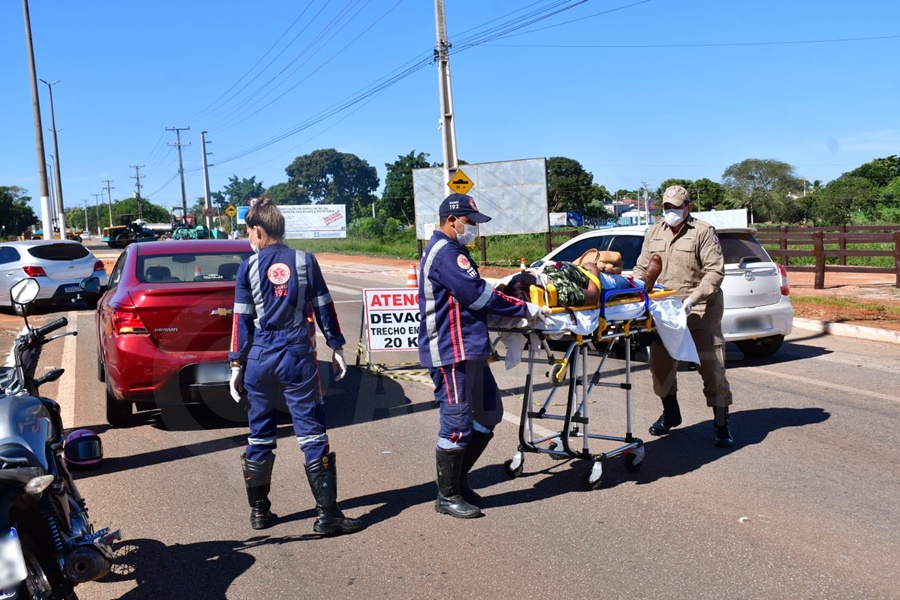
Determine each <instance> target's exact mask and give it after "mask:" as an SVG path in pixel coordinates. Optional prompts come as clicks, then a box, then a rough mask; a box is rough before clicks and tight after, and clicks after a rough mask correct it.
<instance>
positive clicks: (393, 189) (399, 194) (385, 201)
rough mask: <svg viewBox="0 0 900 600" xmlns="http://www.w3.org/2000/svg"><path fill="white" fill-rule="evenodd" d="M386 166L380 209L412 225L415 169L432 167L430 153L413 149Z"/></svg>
mask: <svg viewBox="0 0 900 600" xmlns="http://www.w3.org/2000/svg"><path fill="white" fill-rule="evenodd" d="M384 166H385V168H387V174H386V175H385V176H384V193H383V194H382V196H381V202H380V203H379V205H380V206H379V209H378V210H379V212H383V213H384V214H385V215H387V216H389V217H394V218H397V219H402V220H403V221H405V222H406V224H407V225H412V224H413V222H414V221H415V206H414V205H415V198H414V196H413V169H427V168H428V167H431V166H432V165H431V163H429V162H428V154H426V153H424V152H419V153H416V151H415V150H411V151H410V153H409V154H407V155H405V156H403V155H400V156H397V160H395V161H394V162H392V163H385V164H384ZM434 166H437V165H434Z"/></svg>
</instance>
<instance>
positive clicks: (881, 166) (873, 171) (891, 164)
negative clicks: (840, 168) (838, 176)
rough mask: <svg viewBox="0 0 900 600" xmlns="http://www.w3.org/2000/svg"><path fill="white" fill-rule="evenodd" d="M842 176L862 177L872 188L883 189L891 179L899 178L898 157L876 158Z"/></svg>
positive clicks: (899, 158)
mask: <svg viewBox="0 0 900 600" xmlns="http://www.w3.org/2000/svg"><path fill="white" fill-rule="evenodd" d="M844 175H847V176H849V177H862V178H864V179H867V180H869V182H870V183H871V184H872V185H873V186H874V187H876V188H883V187H884V186H886V185H887V184H888V183H890V181H891V180H892V179H895V178H897V177H900V157H898V156H896V155H891V156H887V157H885V158H876V159H875V160H873V161H870V162H867V163H866V164H864V165H861V166H859V167H857V168H855V169H853V170H852V171H850V172H849V173H845V174H844Z"/></svg>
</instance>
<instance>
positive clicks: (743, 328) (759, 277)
mask: <svg viewBox="0 0 900 600" xmlns="http://www.w3.org/2000/svg"><path fill="white" fill-rule="evenodd" d="M647 229H648V226H647V225H636V226H631V227H613V228H610V229H598V230H595V231H588V232H585V233H582V234H581V235H579V236H577V237H575V238H572V239H571V240H569V241H568V242H566V243H565V244H563V245H562V246H560V247H559V248H556V249H555V250H553V251H552V252H550V254H548V255H547V256H545V257H544V258H542V259H541V260H539V261H536V262H535V263H533V264H532V266H538V265H540V264H541V263H543V262H545V261H573V260H575V259H577V258H578V257H579V256H581V255H582V254H584V252H585V251H587V250H590V249H592V248H595V249H597V250H613V251H616V252H619V253H621V254H622V269H623V273H624V274H626V275H627V274H629V273H630V272H631V270H632V269H634V265H635V263H636V262H637V259H638V256H639V255H640V253H641V246H642V245H643V243H644V234H645V233H646V231H647ZM716 233H717V234H718V236H719V241H720V242H721V244H722V251H723V253H724V255H725V280H724V281H723V282H722V294H723V296H724V300H725V312H724V315H723V316H722V333H723V335H724V337H725V341H726V342H734V343H735V344H736V345H737V347H738V348H740V350H741V351H742V352H743V353H744V355H745V356H747V357H763V356H769V355H771V354H773V353H775V352H776V351H777V350H778V349H779V348H781V345H782V343H783V342H784V337H785V336H786V335H788V334H789V333H790V332H791V329H792V328H793V325H794V309H793V307H792V306H791V300H790V297H789V294H790V286H789V285H788V278H787V271H785V269H784V267H783V266H781V265H779V264H776V263H774V262H772V259H771V257H770V256H769V254H768V252H766V250H765V248H763V247H762V245H761V244H760V243H759V241H758V240H757V239H756V237H755V233H756V230H754V229H751V228H728V229H726V228H722V229H719V228H717V229H716Z"/></svg>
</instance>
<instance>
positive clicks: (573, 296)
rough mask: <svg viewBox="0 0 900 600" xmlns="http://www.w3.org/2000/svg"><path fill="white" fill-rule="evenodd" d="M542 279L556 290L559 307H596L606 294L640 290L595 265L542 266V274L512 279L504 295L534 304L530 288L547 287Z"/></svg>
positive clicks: (628, 280) (523, 274)
mask: <svg viewBox="0 0 900 600" xmlns="http://www.w3.org/2000/svg"><path fill="white" fill-rule="evenodd" d="M541 275H543V276H544V277H546V278H548V279H549V280H550V282H551V283H552V284H553V285H554V286H555V288H556V305H557V306H565V307H576V306H596V305H597V304H599V302H600V298H601V296H602V293H603V292H604V291H608V290H618V289H628V288H635V291H636V292H637V291H638V289H639V288H636V287H635V284H633V283H632V281H631V279H629V278H628V277H623V276H622V275H610V274H609V273H604V272H602V271H601V270H600V268H599V267H598V266H597V265H596V264H594V263H585V264H582V265H577V264H575V263H571V262H556V263H546V264H544V265H542V267H541V269H540V272H537V271H534V270H526V271H523V272H521V273H518V274H516V275H513V277H512V278H511V279H510V281H509V283H507V284H506V290H505V292H504V293H505V294H506V295H508V296H513V297H515V298H519V299H521V300H526V301H531V286H537V287H545V286H543V285H541V281H539V278H540V277H541ZM545 281H546V280H545ZM642 287H643V284H642V283H641V284H640V288H642Z"/></svg>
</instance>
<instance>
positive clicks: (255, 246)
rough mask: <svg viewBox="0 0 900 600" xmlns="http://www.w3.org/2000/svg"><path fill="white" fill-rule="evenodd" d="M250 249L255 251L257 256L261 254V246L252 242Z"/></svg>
mask: <svg viewBox="0 0 900 600" xmlns="http://www.w3.org/2000/svg"><path fill="white" fill-rule="evenodd" d="M250 248H252V249H253V252H255V253H256V254H259V246H257V245H256V244H254V243H253V242H250Z"/></svg>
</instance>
